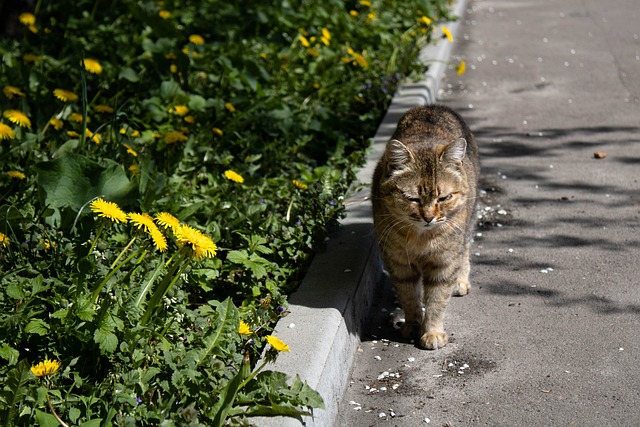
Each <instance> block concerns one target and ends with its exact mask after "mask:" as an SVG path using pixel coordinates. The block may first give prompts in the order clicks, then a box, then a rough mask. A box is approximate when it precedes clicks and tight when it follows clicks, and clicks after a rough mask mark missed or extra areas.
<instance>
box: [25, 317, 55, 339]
mask: <svg viewBox="0 0 640 427" xmlns="http://www.w3.org/2000/svg"><path fill="white" fill-rule="evenodd" d="M24 331H25V332H26V333H28V334H38V335H41V336H44V335H47V334H48V333H49V325H47V323H46V322H45V321H44V320H42V319H31V321H29V323H27V326H25V327H24Z"/></svg>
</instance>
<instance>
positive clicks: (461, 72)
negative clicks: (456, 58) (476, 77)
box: [456, 60, 467, 76]
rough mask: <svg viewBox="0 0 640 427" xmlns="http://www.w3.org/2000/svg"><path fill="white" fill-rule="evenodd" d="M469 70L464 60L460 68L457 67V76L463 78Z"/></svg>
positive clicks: (459, 65)
mask: <svg viewBox="0 0 640 427" xmlns="http://www.w3.org/2000/svg"><path fill="white" fill-rule="evenodd" d="M466 70H467V63H466V62H464V60H462V61H460V63H459V64H458V66H457V67H456V74H457V75H459V76H461V75H463V74H464V72H465V71H466Z"/></svg>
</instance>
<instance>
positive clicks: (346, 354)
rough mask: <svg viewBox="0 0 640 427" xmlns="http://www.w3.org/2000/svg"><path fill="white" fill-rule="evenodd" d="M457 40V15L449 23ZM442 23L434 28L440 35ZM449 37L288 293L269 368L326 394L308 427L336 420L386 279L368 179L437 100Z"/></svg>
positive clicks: (459, 10) (268, 422)
mask: <svg viewBox="0 0 640 427" xmlns="http://www.w3.org/2000/svg"><path fill="white" fill-rule="evenodd" d="M467 3H468V0H456V1H455V2H454V5H453V13H454V14H455V15H457V16H459V17H462V16H463V15H464V11H465V9H466V6H467ZM447 27H448V28H449V30H450V31H451V34H452V35H453V36H454V40H455V38H457V33H458V27H459V21H456V22H452V23H449V24H448V25H447ZM439 32H440V29H436V32H435V35H436V37H437V36H438V33H439ZM451 49H452V43H450V42H448V41H447V40H446V39H442V40H440V41H439V42H438V43H437V44H435V45H430V46H428V47H427V48H425V49H424V50H423V51H422V52H421V55H420V58H421V60H422V61H424V62H427V63H428V64H429V70H428V71H427V72H426V74H425V77H424V80H423V81H420V82H416V83H411V84H407V85H403V86H402V87H401V88H400V89H399V90H398V93H397V94H396V95H395V96H394V98H393V100H392V102H391V105H390V107H389V109H388V110H387V113H386V115H385V117H384V119H383V121H382V123H381V124H380V126H379V128H378V130H377V132H376V135H375V137H374V144H373V147H372V149H371V152H370V154H369V156H368V159H367V163H366V164H365V166H364V167H363V168H362V169H361V170H360V171H359V173H358V177H357V180H358V182H361V183H366V186H365V188H363V189H361V190H360V191H357V192H356V193H355V194H353V195H352V196H351V198H350V200H349V201H347V203H346V205H347V216H346V217H345V218H344V219H343V220H342V221H341V227H340V230H339V231H338V232H337V233H335V234H333V235H332V236H331V238H330V239H329V240H328V241H327V244H326V248H325V249H324V250H323V251H322V252H321V253H318V254H317V255H316V257H315V258H314V260H313V262H312V264H311V267H310V268H309V271H308V272H307V275H306V276H305V279H304V280H303V282H302V284H301V286H300V288H299V289H298V291H296V292H295V293H294V294H293V295H292V296H291V298H290V299H289V310H290V312H291V313H290V314H289V315H288V316H287V317H285V318H283V319H282V320H280V321H279V322H278V324H277V325H276V328H275V332H274V334H275V335H276V336H278V337H279V338H281V339H282V340H283V341H284V342H286V343H287V344H288V345H289V347H290V348H291V352H290V353H281V354H280V355H279V357H278V359H277V360H276V362H275V363H274V364H272V365H270V366H269V367H268V369H270V370H273V371H280V372H284V373H285V374H287V375H288V376H289V377H291V378H294V377H295V376H296V375H299V376H300V377H301V378H302V379H303V380H305V381H307V382H308V383H309V386H311V387H312V388H314V389H315V390H317V391H318V392H319V393H320V395H322V397H323V399H324V402H325V405H326V409H324V410H316V411H314V416H313V417H305V418H304V420H303V421H304V425H306V426H333V425H334V423H335V420H336V416H337V414H338V407H339V404H340V401H341V400H342V395H343V393H344V391H345V390H346V387H347V385H348V381H349V372H350V370H351V366H352V364H353V360H354V356H355V353H356V351H357V348H358V344H359V342H360V333H361V331H362V326H363V324H364V322H365V321H366V318H367V313H368V311H369V308H370V306H371V302H372V298H373V296H374V294H375V290H376V287H377V286H378V284H379V283H381V278H382V262H381V260H380V256H379V253H378V248H377V244H376V242H375V237H374V233H373V220H372V215H371V204H370V203H369V201H368V195H369V188H368V183H369V182H370V180H371V176H372V175H373V170H374V169H375V166H376V163H377V161H378V159H379V158H380V156H381V154H382V152H383V151H384V147H385V145H386V143H387V141H388V140H389V138H390V137H391V134H392V133H393V131H394V130H395V126H396V124H397V122H398V120H399V119H400V117H401V116H402V114H404V112H405V111H406V110H408V109H409V108H411V107H415V106H417V105H424V104H429V103H434V102H435V101H436V96H437V93H438V90H439V88H440V82H441V80H442V77H443V75H444V72H445V70H446V68H447V65H448V60H449V57H450V55H451ZM251 422H252V423H254V424H256V425H258V426H260V427H276V426H277V427H294V426H300V422H299V421H297V420H295V419H292V418H284V417H275V418H262V417H260V418H256V419H252V420H251Z"/></svg>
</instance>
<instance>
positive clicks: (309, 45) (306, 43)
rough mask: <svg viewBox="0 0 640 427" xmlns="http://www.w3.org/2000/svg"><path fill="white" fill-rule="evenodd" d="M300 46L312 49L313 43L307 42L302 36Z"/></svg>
mask: <svg viewBox="0 0 640 427" xmlns="http://www.w3.org/2000/svg"><path fill="white" fill-rule="evenodd" d="M300 44H301V45H302V46H304V47H311V43H309V40H307V38H306V37H305V36H303V35H302V34H301V35H300Z"/></svg>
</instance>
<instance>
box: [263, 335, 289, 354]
mask: <svg viewBox="0 0 640 427" xmlns="http://www.w3.org/2000/svg"><path fill="white" fill-rule="evenodd" d="M266 338H267V342H268V343H269V344H271V347H273V348H274V349H275V350H276V351H285V352H287V351H290V349H289V346H288V345H286V344H285V343H284V341H282V340H281V339H280V338H278V337H274V336H273V335H267V337H266Z"/></svg>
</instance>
